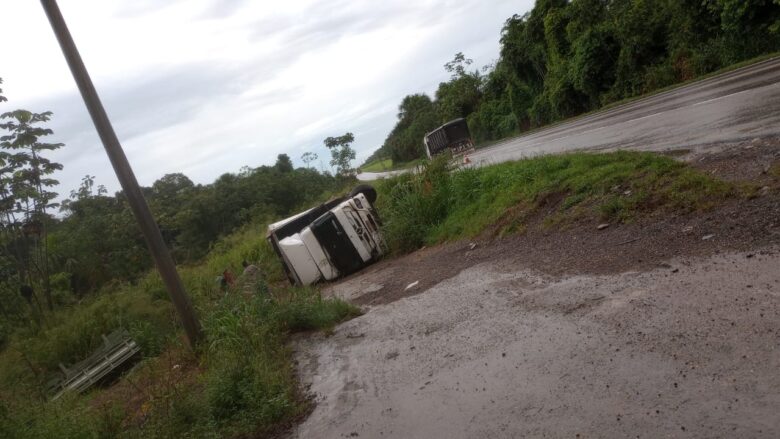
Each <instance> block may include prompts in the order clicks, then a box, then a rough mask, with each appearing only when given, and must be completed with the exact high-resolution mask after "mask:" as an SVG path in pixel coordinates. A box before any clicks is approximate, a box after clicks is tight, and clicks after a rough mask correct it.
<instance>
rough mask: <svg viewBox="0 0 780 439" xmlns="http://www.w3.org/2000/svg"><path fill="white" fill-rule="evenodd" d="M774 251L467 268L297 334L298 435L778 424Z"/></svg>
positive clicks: (727, 432) (634, 433)
mask: <svg viewBox="0 0 780 439" xmlns="http://www.w3.org/2000/svg"><path fill="white" fill-rule="evenodd" d="M779 266H780V255H779V254H778V249H777V248H769V249H767V250H765V251H762V252H758V253H755V254H754V253H730V254H723V255H718V256H714V257H708V258H700V259H696V258H682V259H676V260H672V261H670V262H669V264H668V265H664V266H661V267H659V268H658V269H656V270H653V271H649V272H643V273H638V272H628V273H622V274H617V275H605V276H577V277H569V278H553V277H549V276H543V275H540V274H537V273H533V272H529V271H526V270H524V269H523V268H522V267H517V266H512V265H511V264H508V263H506V262H504V263H503V265H502V262H501V261H495V262H489V263H486V264H482V265H478V266H475V267H472V268H469V269H466V270H464V271H462V272H461V273H460V274H458V275H457V276H455V277H453V278H451V279H448V280H445V281H443V282H441V283H439V284H438V285H436V286H434V287H433V288H431V289H429V290H428V291H426V292H424V293H422V294H419V295H416V296H412V297H407V298H404V299H401V300H398V301H396V302H392V303H389V304H387V305H380V306H376V307H374V308H371V309H369V310H368V312H367V313H366V314H365V315H363V316H361V317H359V318H357V319H354V320H352V321H349V322H347V323H345V324H342V325H340V326H339V327H338V328H337V329H336V331H335V334H333V335H332V336H330V337H325V336H317V337H311V338H305V339H302V340H300V341H299V343H298V344H297V345H296V347H295V349H296V356H297V358H298V360H299V366H298V367H299V372H300V374H301V377H302V380H303V382H304V383H305V384H307V385H309V386H310V388H309V390H310V392H311V393H312V394H313V395H314V398H315V401H316V404H317V405H316V408H315V409H314V411H313V413H312V414H311V416H309V417H308V418H307V419H306V421H305V422H304V423H303V424H302V425H300V426H299V427H298V428H297V430H296V431H295V432H294V436H295V437H301V438H341V437H364V438H380V437H387V438H447V439H457V438H519V437H535V438H536V437H554V438H558V437H569V438H597V437H598V438H601V437H621V438H623V437H632V438H633V437H641V438H661V437H673V438H676V437H681V438H689V437H690V438H715V437H743V438H777V437H780V416H779V415H778V413H780V391H778V389H780V374H778V370H780V272H779V271H778V270H777V267H779ZM360 281H361V278H360V277H357V278H355V279H353V281H352V282H351V284H350V285H351V286H349V287H348V288H347V289H346V290H345V291H344V294H345V295H346V296H348V297H349V298H354V297H355V296H356V294H359V291H358V290H359V288H355V282H358V283H359V282H360ZM363 282H365V283H366V285H365V286H366V287H367V289H371V288H376V286H375V285H373V280H372V279H371V278H364V279H363ZM336 293H337V294H340V293H339V291H338V290H337V291H336Z"/></svg>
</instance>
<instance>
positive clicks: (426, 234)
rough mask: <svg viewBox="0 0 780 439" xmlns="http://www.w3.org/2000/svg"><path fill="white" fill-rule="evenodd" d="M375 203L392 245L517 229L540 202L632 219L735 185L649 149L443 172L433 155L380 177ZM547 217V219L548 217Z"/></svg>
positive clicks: (556, 216) (563, 211) (562, 213)
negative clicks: (416, 167) (410, 170)
mask: <svg viewBox="0 0 780 439" xmlns="http://www.w3.org/2000/svg"><path fill="white" fill-rule="evenodd" d="M378 190H379V192H380V196H379V201H378V209H379V212H380V214H381V215H382V217H383V220H384V222H385V234H386V238H387V241H388V243H389V244H390V245H391V247H392V249H393V250H395V251H397V252H404V251H409V250H412V249H415V248H418V247H420V246H422V245H426V244H434V243H437V242H442V241H445V240H450V239H458V238H465V237H473V236H475V235H478V234H480V233H482V232H483V231H484V230H485V229H486V228H488V227H489V226H496V225H498V226H500V228H501V230H500V232H506V231H512V230H522V229H523V228H524V226H525V225H526V223H527V222H528V220H529V218H530V217H531V215H533V214H534V213H536V212H539V211H540V210H541V209H542V208H544V209H547V210H549V209H552V210H553V211H552V212H548V211H546V212H545V215H547V216H548V220H550V219H552V220H553V222H554V221H561V220H565V219H566V218H567V217H568V218H572V217H575V216H581V215H589V214H590V215H591V216H597V217H599V218H600V219H601V220H605V221H632V220H634V219H636V218H637V217H638V216H641V215H649V214H655V213H659V212H671V211H674V212H687V211H692V210H697V209H706V208H708V207H711V206H712V205H714V204H715V203H717V202H719V201H721V200H723V199H725V198H728V197H730V196H733V195H734V194H736V193H737V188H735V187H734V186H733V185H732V184H730V183H726V182H723V181H719V180H715V179H713V178H711V177H709V176H707V175H705V174H703V173H701V172H699V171H697V170H695V169H693V168H691V167H690V166H688V165H686V164H684V163H681V162H678V161H675V160H673V159H671V158H669V157H664V156H659V155H656V154H652V153H647V152H629V151H620V152H614V153H606V154H589V153H572V154H564V155H550V156H541V157H535V158H530V159H525V160H520V161H515V162H507V163H502V164H498V165H492V166H487V167H483V168H470V169H461V170H457V171H454V172H448V169H447V163H446V162H445V161H443V160H434V161H432V162H430V163H429V164H427V165H426V166H425V168H424V170H423V172H421V173H419V174H406V175H402V176H398V177H395V178H392V179H389V180H385V181H383V182H381V183H380V184H379V186H378ZM549 222H550V221H548V223H549Z"/></svg>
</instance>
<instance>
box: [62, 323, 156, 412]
mask: <svg viewBox="0 0 780 439" xmlns="http://www.w3.org/2000/svg"><path fill="white" fill-rule="evenodd" d="M140 350H141V347H140V346H138V344H137V343H136V342H135V340H133V339H132V338H131V337H130V334H129V333H128V332H127V331H126V330H123V329H122V330H117V331H114V332H112V333H111V334H109V336H108V337H106V336H105V335H103V346H101V347H100V348H98V349H97V350H96V351H95V352H93V353H92V355H90V356H89V357H87V358H86V359H84V360H83V361H81V362H79V363H77V364H76V365H74V366H71V367H70V368H66V367H65V366H63V365H62V364H60V370H62V372H63V374H64V376H65V377H64V379H62V380H60V381H58V382H56V383H54V384H53V385H52V386H51V387H50V388H49V390H50V392H51V393H53V394H54V396H53V397H52V401H53V400H56V399H58V398H60V397H61V396H62V395H63V394H64V393H66V392H76V393H81V392H83V391H85V390H87V389H89V388H90V387H92V386H93V385H94V384H95V383H97V382H98V381H100V380H101V379H102V378H103V377H105V376H106V375H108V374H109V373H110V372H111V371H113V370H115V369H116V368H118V367H119V366H121V365H122V364H123V363H125V362H126V361H127V360H129V359H130V358H132V357H133V356H134V355H135V354H136V353H138V352H140Z"/></svg>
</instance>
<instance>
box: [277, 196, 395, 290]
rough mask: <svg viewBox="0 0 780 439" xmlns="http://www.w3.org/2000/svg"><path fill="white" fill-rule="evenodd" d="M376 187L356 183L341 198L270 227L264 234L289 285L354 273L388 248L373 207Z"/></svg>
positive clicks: (377, 257)
mask: <svg viewBox="0 0 780 439" xmlns="http://www.w3.org/2000/svg"><path fill="white" fill-rule="evenodd" d="M375 201H376V191H375V190H374V188H372V187H371V186H367V185H361V186H358V187H356V188H355V189H353V190H352V192H350V194H349V195H348V196H346V197H340V198H336V199H333V200H330V201H328V202H326V203H323V204H321V205H319V206H316V207H313V208H311V209H309V210H306V211H304V212H301V213H299V214H297V215H293V216H291V217H289V218H286V219H283V220H282V221H279V222H276V223H274V224H271V225H269V226H268V234H267V236H266V239H268V242H269V243H270V244H271V246H272V247H273V249H274V251H275V252H276V255H277V256H278V257H279V260H280V261H281V263H282V266H283V267H284V271H285V273H286V274H287V278H288V279H289V280H290V283H292V284H293V285H311V284H314V283H317V282H319V281H322V280H328V281H329V280H334V279H337V278H339V277H341V276H346V275H349V274H352V273H354V272H356V271H358V270H360V269H362V268H363V267H365V266H367V265H369V264H371V263H373V262H374V261H376V260H377V259H379V258H380V257H381V256H382V255H383V254H384V253H385V250H386V244H385V242H384V240H383V238H382V235H381V233H380V230H379V227H380V225H381V223H380V221H379V216H378V215H377V213H376V210H375V209H374V206H373V203H374V202H375Z"/></svg>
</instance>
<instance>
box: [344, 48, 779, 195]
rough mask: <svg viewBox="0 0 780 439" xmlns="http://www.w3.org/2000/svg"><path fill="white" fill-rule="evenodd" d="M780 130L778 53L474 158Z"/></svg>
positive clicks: (682, 142) (705, 141)
mask: <svg viewBox="0 0 780 439" xmlns="http://www.w3.org/2000/svg"><path fill="white" fill-rule="evenodd" d="M778 133H780V58H775V59H771V60H768V61H764V62H761V63H758V64H754V65H752V66H749V67H745V68H742V69H739V70H735V71H733V72H729V73H725V74H723V75H719V76H716V77H713V78H709V79H706V80H703V81H699V82H696V83H693V84H690V85H687V86H684V87H680V88H676V89H674V90H670V91H667V92H664V93H660V94H657V95H654V96H650V97H647V98H644V99H640V100H637V101H634V102H631V103H628V104H626V105H621V106H619V107H615V108H612V109H609V110H605V111H602V112H598V113H595V114H591V115H588V116H585V117H580V118H575V119H572V120H570V121H567V122H563V123H561V124H558V125H554V126H552V127H549V128H545V129H542V130H539V131H536V132H533V133H531V134H527V135H523V136H520V137H515V138H512V139H508V140H505V141H502V142H500V143H498V144H496V145H492V146H490V147H488V148H484V149H480V150H478V151H476V152H475V153H473V154H471V155H470V156H469V158H470V159H471V161H472V163H474V164H475V165H477V166H479V165H485V164H491V163H500V162H504V161H508V160H517V159H521V158H524V157H529V156H534V155H539V154H552V153H561V152H567V151H574V150H614V149H641V150H649V151H659V150H664V149H669V148H691V149H693V148H697V147H701V146H705V145H711V144H713V143H719V142H733V141H736V140H743V139H748V138H755V137H763V136H768V135H774V134H778ZM391 174H392V173H363V174H360V175H359V176H358V178H359V179H361V180H365V181H368V180H375V179H377V178H382V177H385V176H388V175H391Z"/></svg>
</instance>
